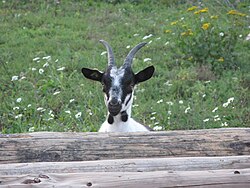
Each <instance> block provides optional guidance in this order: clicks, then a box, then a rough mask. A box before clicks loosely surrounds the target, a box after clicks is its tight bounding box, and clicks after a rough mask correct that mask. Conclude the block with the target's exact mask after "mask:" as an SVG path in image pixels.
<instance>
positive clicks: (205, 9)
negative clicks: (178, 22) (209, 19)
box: [194, 8, 208, 14]
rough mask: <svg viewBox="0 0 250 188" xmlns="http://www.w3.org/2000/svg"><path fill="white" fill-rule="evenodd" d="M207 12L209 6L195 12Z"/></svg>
mask: <svg viewBox="0 0 250 188" xmlns="http://www.w3.org/2000/svg"><path fill="white" fill-rule="evenodd" d="M205 12H208V8H204V9H201V10H198V11H196V12H194V14H200V13H205Z"/></svg>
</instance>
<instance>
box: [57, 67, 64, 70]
mask: <svg viewBox="0 0 250 188" xmlns="http://www.w3.org/2000/svg"><path fill="white" fill-rule="evenodd" d="M64 69H65V67H60V68H58V69H56V70H58V71H63V70H64Z"/></svg>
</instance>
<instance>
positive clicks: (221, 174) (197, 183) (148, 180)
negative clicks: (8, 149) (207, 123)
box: [0, 169, 250, 188]
mask: <svg viewBox="0 0 250 188" xmlns="http://www.w3.org/2000/svg"><path fill="white" fill-rule="evenodd" d="M0 181H1V184H0V185H1V187H2V188H7V187H19V188H21V187H27V186H28V185H27V183H30V184H33V186H34V187H38V188H39V187H75V188H78V187H108V188H112V187H114V188H117V187H119V188H126V187H143V188H148V187H149V188H151V187H154V188H157V187H170V188H173V187H175V188H176V187H202V188H221V187H227V188H228V187H232V188H234V187H237V188H246V187H249V185H250V169H242V170H240V171H236V170H235V169H225V170H209V171H154V172H89V173H63V174H46V175H40V176H39V175H38V174H32V175H21V176H2V177H0ZM35 182H36V183H35Z"/></svg>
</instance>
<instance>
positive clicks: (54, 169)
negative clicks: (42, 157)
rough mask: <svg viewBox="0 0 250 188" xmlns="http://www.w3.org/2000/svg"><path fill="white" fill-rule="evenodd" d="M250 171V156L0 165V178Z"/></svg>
mask: <svg viewBox="0 0 250 188" xmlns="http://www.w3.org/2000/svg"><path fill="white" fill-rule="evenodd" d="M244 168H250V155H248V156H227V157H177V158H140V159H114V160H100V161H81V162H37V163H11V164H0V176H4V175H24V174H40V173H45V174H47V173H83V172H152V171H201V170H219V169H236V170H240V169H244Z"/></svg>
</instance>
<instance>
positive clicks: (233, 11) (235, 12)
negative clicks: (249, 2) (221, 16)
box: [227, 10, 247, 17]
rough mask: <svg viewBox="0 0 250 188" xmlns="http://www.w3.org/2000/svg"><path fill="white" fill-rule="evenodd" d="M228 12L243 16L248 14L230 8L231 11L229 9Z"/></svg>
mask: <svg viewBox="0 0 250 188" xmlns="http://www.w3.org/2000/svg"><path fill="white" fill-rule="evenodd" d="M227 14H229V15H238V16H242V17H244V16H247V15H246V14H243V13H240V12H238V11H237V10H230V11H228V13H227Z"/></svg>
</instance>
